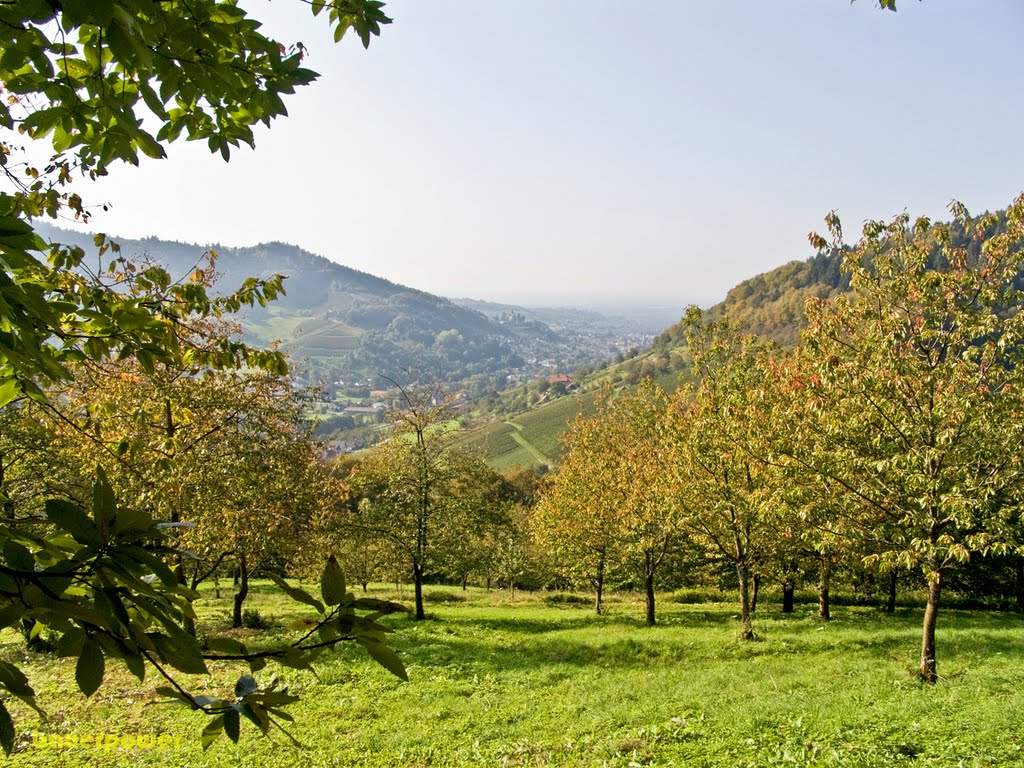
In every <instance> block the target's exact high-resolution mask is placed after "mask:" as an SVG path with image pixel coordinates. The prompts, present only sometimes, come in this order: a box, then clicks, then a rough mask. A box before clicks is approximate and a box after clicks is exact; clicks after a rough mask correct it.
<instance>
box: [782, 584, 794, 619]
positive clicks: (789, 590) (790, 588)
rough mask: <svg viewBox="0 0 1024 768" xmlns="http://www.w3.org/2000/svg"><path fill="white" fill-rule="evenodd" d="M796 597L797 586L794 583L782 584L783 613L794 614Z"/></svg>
mask: <svg viewBox="0 0 1024 768" xmlns="http://www.w3.org/2000/svg"><path fill="white" fill-rule="evenodd" d="M795 597H796V585H795V584H793V582H792V581H788V580H787V581H784V582H782V612H783V613H792V612H793V607H794V598H795Z"/></svg>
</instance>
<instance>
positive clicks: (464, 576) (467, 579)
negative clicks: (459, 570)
mask: <svg viewBox="0 0 1024 768" xmlns="http://www.w3.org/2000/svg"><path fill="white" fill-rule="evenodd" d="M467 581H469V574H468V573H464V574H462V591H463V592H465V591H466V582H467Z"/></svg>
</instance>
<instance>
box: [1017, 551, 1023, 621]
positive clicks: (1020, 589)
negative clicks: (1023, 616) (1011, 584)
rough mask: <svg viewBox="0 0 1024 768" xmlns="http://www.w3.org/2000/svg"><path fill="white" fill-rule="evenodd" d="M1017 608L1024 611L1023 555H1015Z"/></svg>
mask: <svg viewBox="0 0 1024 768" xmlns="http://www.w3.org/2000/svg"><path fill="white" fill-rule="evenodd" d="M1016 574H1017V610H1018V611H1024V557H1021V556H1018V557H1017V567H1016Z"/></svg>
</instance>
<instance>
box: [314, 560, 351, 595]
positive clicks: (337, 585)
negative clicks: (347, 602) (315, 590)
mask: <svg viewBox="0 0 1024 768" xmlns="http://www.w3.org/2000/svg"><path fill="white" fill-rule="evenodd" d="M320 594H321V596H323V599H324V602H325V603H326V604H327V605H339V604H341V602H342V601H343V600H344V599H345V575H344V574H343V573H342V572H341V566H339V565H338V560H337V558H336V557H335V556H334V555H331V556H330V557H329V558H328V559H327V565H326V566H325V567H324V572H323V575H322V576H321V577H320Z"/></svg>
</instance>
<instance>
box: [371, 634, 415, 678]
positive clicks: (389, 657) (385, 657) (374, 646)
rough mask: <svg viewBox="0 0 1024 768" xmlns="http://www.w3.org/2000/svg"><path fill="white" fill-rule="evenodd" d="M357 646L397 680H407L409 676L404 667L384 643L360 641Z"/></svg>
mask: <svg viewBox="0 0 1024 768" xmlns="http://www.w3.org/2000/svg"><path fill="white" fill-rule="evenodd" d="M359 644H360V645H361V646H363V647H364V648H365V649H366V651H367V652H368V653H369V654H370V656H372V657H373V659H374V661H376V662H377V663H378V664H380V665H381V666H382V667H384V669H386V670H387V671H388V672H390V673H391V674H393V675H394V676H395V677H397V678H398V679H399V680H405V681H408V680H409V674H408V673H407V672H406V671H405V665H404V664H403V663H402V660H401V659H399V658H398V656H397V654H395V652H394V651H392V650H391V649H390V648H388V647H387V646H386V645H384V643H379V642H374V641H373V640H360V641H359Z"/></svg>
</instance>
